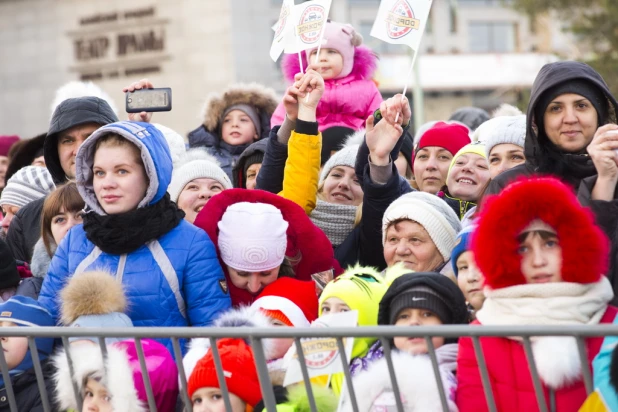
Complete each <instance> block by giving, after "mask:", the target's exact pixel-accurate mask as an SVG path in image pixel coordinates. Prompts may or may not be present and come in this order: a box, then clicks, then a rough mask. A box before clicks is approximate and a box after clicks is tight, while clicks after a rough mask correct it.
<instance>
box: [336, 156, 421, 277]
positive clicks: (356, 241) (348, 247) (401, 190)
mask: <svg viewBox="0 0 618 412" xmlns="http://www.w3.org/2000/svg"><path fill="white" fill-rule="evenodd" d="M392 168H393V170H392V175H391V178H390V179H389V181H388V182H387V183H386V184H384V185H380V184H376V183H374V182H373V181H372V180H371V177H370V175H369V165H368V164H367V165H365V170H364V172H363V178H362V179H361V181H362V185H363V217H362V219H361V222H360V224H359V225H358V226H357V227H355V228H354V230H353V231H352V232H351V233H350V234H349V235H348V236H347V237H346V239H345V240H344V241H343V243H342V244H340V245H339V246H338V247H337V248H336V249H335V258H336V259H337V261H338V262H339V264H340V265H341V267H342V268H344V269H345V268H347V267H348V266H353V265H354V264H356V263H357V262H358V263H359V264H360V265H362V266H373V267H376V268H378V270H382V269H385V268H386V261H385V260H384V247H383V244H382V218H383V217H384V212H385V211H386V209H387V208H388V206H389V205H390V204H391V203H393V201H394V200H395V199H397V198H398V197H399V196H401V195H403V194H406V193H409V192H411V191H412V187H410V185H409V184H407V182H404V183H405V185H404V184H402V181H401V178H400V176H399V173H398V172H397V167H396V166H395V164H394V162H393V164H392Z"/></svg>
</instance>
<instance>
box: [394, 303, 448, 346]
mask: <svg viewBox="0 0 618 412" xmlns="http://www.w3.org/2000/svg"><path fill="white" fill-rule="evenodd" d="M434 325H442V321H441V320H440V318H439V317H438V316H437V315H436V314H435V313H433V312H432V311H430V310H427V309H418V308H406V309H403V310H402V311H401V312H399V314H398V315H397V319H396V320H395V326H434ZM393 341H394V343H395V347H396V348H397V349H399V350H400V351H403V352H407V353H410V354H412V355H419V354H423V353H428V352H429V349H427V342H425V338H407V337H403V336H400V337H397V338H395V339H393ZM431 342H432V343H433V346H434V348H435V349H437V348H439V347H440V346H442V345H444V338H441V337H433V338H431Z"/></svg>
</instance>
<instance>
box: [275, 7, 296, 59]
mask: <svg viewBox="0 0 618 412" xmlns="http://www.w3.org/2000/svg"><path fill="white" fill-rule="evenodd" d="M293 9H294V0H283V4H282V5H281V12H280V13H279V20H277V23H275V25H274V26H273V27H272V29H273V31H274V32H275V34H274V37H273V43H272V45H271V46H270V58H271V59H273V60H274V61H277V59H278V58H279V56H281V53H283V50H284V49H285V44H286V41H287V39H288V38H290V37H292V38H293V37H294V28H293V27H292V16H291V14H292V10H293Z"/></svg>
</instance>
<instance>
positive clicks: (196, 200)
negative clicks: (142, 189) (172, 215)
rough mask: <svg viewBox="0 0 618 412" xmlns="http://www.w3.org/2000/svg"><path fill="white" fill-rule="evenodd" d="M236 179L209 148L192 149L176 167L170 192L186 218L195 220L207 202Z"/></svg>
mask: <svg viewBox="0 0 618 412" xmlns="http://www.w3.org/2000/svg"><path fill="white" fill-rule="evenodd" d="M231 188H232V182H231V181H230V178H229V177H228V176H227V175H226V174H225V172H224V171H223V170H222V169H221V168H220V167H219V162H218V161H217V158H216V157H214V156H212V155H211V154H209V153H208V151H207V150H206V149H202V148H196V149H191V150H189V151H188V152H187V153H186V155H185V156H184V157H183V158H181V159H180V161H179V162H178V163H177V164H176V165H175V166H174V172H173V174H172V181H171V183H170V186H169V188H168V190H167V191H168V193H169V194H170V198H171V199H172V201H173V202H176V204H178V207H179V208H181V209H182V211H183V212H185V220H186V221H188V222H190V223H193V222H194V221H195V217H196V216H197V214H198V213H199V212H200V211H201V210H202V208H203V207H204V205H206V203H208V201H209V200H210V199H211V198H212V197H213V196H215V195H216V194H218V193H220V192H222V191H223V190H227V189H231Z"/></svg>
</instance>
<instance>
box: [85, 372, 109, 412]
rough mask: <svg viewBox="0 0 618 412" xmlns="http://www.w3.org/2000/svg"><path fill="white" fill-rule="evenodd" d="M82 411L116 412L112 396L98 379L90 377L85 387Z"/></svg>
mask: <svg viewBox="0 0 618 412" xmlns="http://www.w3.org/2000/svg"><path fill="white" fill-rule="evenodd" d="M83 397H84V403H83V406H82V412H114V408H113V406H112V397H111V396H110V395H109V393H108V392H107V388H106V387H105V386H104V385H102V384H101V383H100V382H99V381H97V380H96V379H92V378H90V379H88V381H87V382H86V387H85V388H84V393H83Z"/></svg>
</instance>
